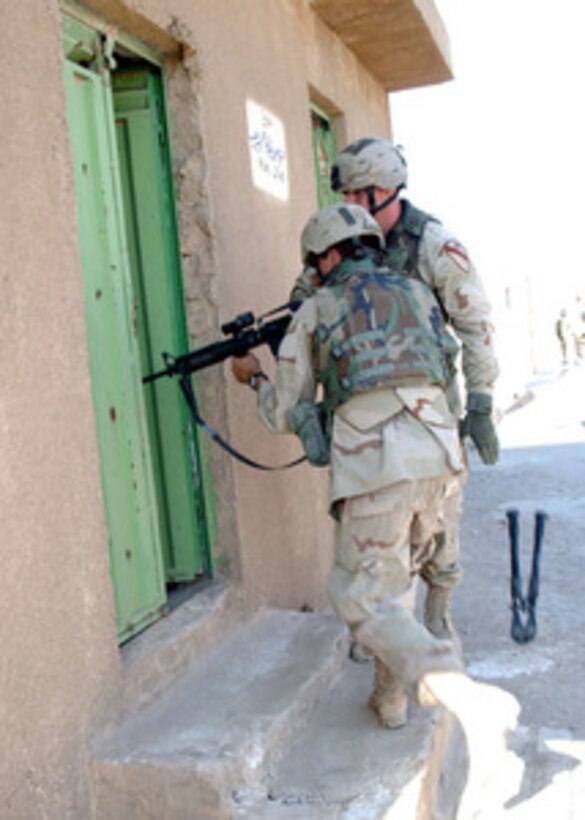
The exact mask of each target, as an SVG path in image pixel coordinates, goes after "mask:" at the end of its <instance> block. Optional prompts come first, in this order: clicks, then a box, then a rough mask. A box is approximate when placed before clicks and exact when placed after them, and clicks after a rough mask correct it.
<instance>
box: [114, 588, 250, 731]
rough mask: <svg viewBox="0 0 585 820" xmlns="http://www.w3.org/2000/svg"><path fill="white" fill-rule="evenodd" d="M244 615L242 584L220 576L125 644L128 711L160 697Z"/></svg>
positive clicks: (124, 691) (124, 681)
mask: <svg viewBox="0 0 585 820" xmlns="http://www.w3.org/2000/svg"><path fill="white" fill-rule="evenodd" d="M242 620H244V613H243V603H242V600H241V591H240V589H239V588H238V587H237V586H235V585H233V584H229V583H228V582H226V581H225V580H221V579H219V580H218V579H216V580H214V581H212V582H210V583H209V584H207V585H206V586H203V587H197V590H196V592H195V591H194V593H193V595H192V597H191V598H189V599H188V600H186V601H184V602H183V603H182V605H181V606H179V607H177V608H176V609H174V610H173V611H172V612H170V613H169V614H168V615H167V616H166V617H165V618H163V619H162V620H160V621H158V622H157V623H155V624H154V625H153V626H151V627H149V628H148V629H146V630H145V631H144V632H142V633H141V634H140V635H137V636H136V637H135V638H133V639H132V640H131V641H129V642H128V643H127V644H125V646H123V647H122V714H123V716H124V717H126V716H128V715H130V714H134V713H136V712H138V711H139V710H140V709H142V708H143V707H144V706H146V705H147V704H148V703H151V702H152V701H154V700H155V698H157V697H159V696H160V695H161V693H162V692H164V691H165V690H166V689H168V688H170V686H172V685H173V683H174V682H175V681H176V680H177V679H178V678H179V677H180V676H181V675H182V674H184V672H185V671H186V670H187V669H188V668H189V666H190V665H191V664H192V663H193V662H194V661H195V659H196V658H198V657H200V656H201V655H202V654H203V653H204V652H206V651H207V650H208V649H209V648H210V647H212V646H215V645H217V644H219V643H220V642H221V641H222V640H223V639H224V638H225V637H226V636H227V635H228V634H229V633H230V632H231V631H233V629H234V628H235V626H236V625H237V624H238V623H240V622H241V621H242Z"/></svg>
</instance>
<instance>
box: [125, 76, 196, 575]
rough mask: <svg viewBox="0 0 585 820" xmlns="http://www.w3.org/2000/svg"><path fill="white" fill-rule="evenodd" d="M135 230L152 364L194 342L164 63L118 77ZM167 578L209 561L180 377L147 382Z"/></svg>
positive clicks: (133, 253) (141, 333) (141, 327)
mask: <svg viewBox="0 0 585 820" xmlns="http://www.w3.org/2000/svg"><path fill="white" fill-rule="evenodd" d="M112 85H113V92H114V109H115V112H116V134H117V140H118V151H119V157H120V169H121V178H122V190H123V195H124V212H125V215H126V231H127V236H128V247H129V250H130V261H131V270H132V276H133V285H134V293H135V296H136V299H137V300H138V303H137V305H136V321H137V322H138V340H139V343H140V358H141V367H142V372H143V373H145V374H146V373H150V372H152V371H153V370H160V368H161V366H162V364H163V363H162V359H161V356H160V354H161V352H162V351H165V350H166V351H170V352H172V353H173V354H175V355H176V354H180V353H184V352H186V351H187V348H188V345H187V331H186V325H185V316H184V310H183V305H184V296H183V290H182V281H181V269H180V262H179V252H178V244H177V228H176V222H175V212H174V197H173V189H172V177H171V172H170V158H169V150H168V140H167V132H166V127H165V116H164V101H163V95H162V85H161V78H160V74H159V73H158V72H157V71H156V70H155V69H154V68H148V67H140V68H132V69H127V70H120V71H117V72H115V73H114V75H113V78H112ZM145 395H146V400H147V410H148V423H149V434H150V443H151V452H152V456H153V464H154V475H155V479H156V492H157V501H158V510H159V515H160V529H161V539H162V546H163V557H164V566H165V571H166V578H167V581H171V582H172V581H187V580H192V579H194V578H195V577H196V576H197V575H198V574H200V573H201V572H202V571H203V569H204V565H205V560H204V558H205V553H206V531H205V519H204V505H203V493H202V482H201V480H200V475H201V471H200V468H199V453H198V448H197V440H196V438H195V434H194V431H193V429H192V427H191V424H190V419H189V416H188V412H187V408H186V405H185V402H184V400H183V397H182V395H181V393H180V391H179V389H178V385H177V384H176V382H175V381H170V380H167V379H163V380H160V381H158V382H155V383H154V384H151V385H149V386H148V387H147V388H146V389H145Z"/></svg>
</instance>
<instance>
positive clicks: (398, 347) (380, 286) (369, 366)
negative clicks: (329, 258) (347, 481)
mask: <svg viewBox="0 0 585 820" xmlns="http://www.w3.org/2000/svg"><path fill="white" fill-rule="evenodd" d="M324 290H325V291H327V297H326V298H325V299H323V300H322V302H321V304H320V308H321V309H320V311H319V325H318V327H317V331H316V334H315V345H316V349H315V351H314V352H315V358H316V361H317V363H318V367H317V379H318V381H319V382H320V383H321V384H322V385H323V388H324V394H325V396H324V404H325V407H326V409H327V411H328V412H329V413H332V412H333V411H334V410H335V408H336V407H338V406H339V405H340V404H343V403H344V402H346V401H348V400H349V399H350V398H351V397H352V396H353V395H355V394H357V393H362V392H366V391H370V390H375V389H377V388H381V387H392V386H395V387H397V386H400V385H409V384H410V385H412V384H438V385H444V384H445V381H446V369H445V358H444V355H443V340H444V333H443V322H442V316H441V311H440V308H439V306H438V304H437V302H436V300H435V298H434V296H433V295H432V293H431V291H430V289H429V288H428V287H427V286H426V285H424V284H423V283H422V282H418V281H416V280H413V279H407V278H405V277H404V276H400V275H397V274H395V273H393V272H390V271H389V270H388V269H384V268H376V267H375V266H374V265H373V264H372V263H371V262H370V261H369V260H366V261H364V262H359V263H358V262H355V261H354V262H349V261H348V262H344V263H342V264H341V265H340V266H339V268H338V270H337V271H334V272H333V274H332V275H331V278H330V279H329V280H328V282H327V286H326V287H325V288H324ZM324 295H325V294H324ZM332 295H333V297H334V298H333V299H332V298H331V296H332Z"/></svg>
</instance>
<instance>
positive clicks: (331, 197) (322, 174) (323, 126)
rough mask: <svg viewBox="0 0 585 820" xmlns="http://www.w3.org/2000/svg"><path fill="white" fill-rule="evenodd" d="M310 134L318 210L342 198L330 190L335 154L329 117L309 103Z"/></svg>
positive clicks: (333, 135)
mask: <svg viewBox="0 0 585 820" xmlns="http://www.w3.org/2000/svg"><path fill="white" fill-rule="evenodd" d="M311 132H312V137H313V161H314V164H315V179H316V182H317V203H318V205H319V208H325V207H326V206H327V205H333V204H334V203H335V202H341V200H342V199H343V197H342V196H341V195H340V194H336V193H335V191H333V190H332V189H331V182H330V179H331V166H332V165H333V162H334V161H335V156H336V154H337V149H336V144H335V134H334V132H333V129H332V127H331V121H330V119H329V117H328V116H327V115H326V114H325V113H324V112H323V111H321V109H320V108H318V107H317V106H316V105H314V104H313V103H311Z"/></svg>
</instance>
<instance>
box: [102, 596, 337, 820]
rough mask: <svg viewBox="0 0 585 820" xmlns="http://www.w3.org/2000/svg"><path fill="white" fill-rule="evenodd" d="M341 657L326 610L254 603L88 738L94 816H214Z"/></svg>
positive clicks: (299, 719) (293, 724)
mask: <svg viewBox="0 0 585 820" xmlns="http://www.w3.org/2000/svg"><path fill="white" fill-rule="evenodd" d="M346 655H347V634H346V631H345V628H344V627H343V626H342V625H341V624H340V623H339V622H338V621H337V620H336V619H335V618H333V617H331V616H327V615H314V614H309V613H300V612H293V611H283V610H264V611H261V612H260V613H258V614H257V615H256V616H255V617H254V618H252V619H251V620H250V621H249V622H247V623H245V624H242V625H240V626H239V627H238V628H237V629H235V630H234V632H233V633H232V634H231V635H230V636H229V637H228V638H227V639H226V640H224V641H223V642H222V643H221V645H219V646H218V647H217V648H216V649H214V650H213V651H210V652H208V653H206V654H205V655H204V656H202V657H200V658H198V659H197V660H196V662H194V663H193V664H192V665H191V667H190V668H189V670H188V671H186V672H185V674H184V675H183V676H182V677H181V678H180V679H179V680H178V681H177V682H176V683H175V684H174V685H173V686H171V688H170V689H168V690H167V691H166V692H164V693H163V694H162V695H161V696H160V697H159V698H157V700H156V701H155V702H153V703H152V704H150V705H149V706H147V707H146V708H145V709H143V710H142V711H141V712H139V713H138V714H136V715H133V716H130V717H129V718H128V719H127V720H126V721H125V722H124V723H123V724H122V725H121V726H120V727H119V728H118V729H116V730H115V731H114V732H112V733H110V735H109V736H108V737H107V738H104V739H102V740H101V741H100V742H99V743H97V744H96V745H95V748H94V750H93V754H92V757H91V760H90V762H89V767H90V773H91V779H92V799H93V807H94V811H93V817H94V818H95V820H187V818H192V820H195V819H196V820H212V819H213V820H221V818H232V817H234V816H236V815H235V810H236V809H235V807H237V805H238V801H239V800H240V801H241V799H242V797H241V796H242V795H249V794H251V793H256V792H257V789H258V786H259V782H260V779H261V777H262V776H263V774H264V773H265V771H267V770H268V769H269V768H270V767H271V766H274V765H275V763H276V761H277V759H278V757H279V755H281V754H282V752H283V750H285V749H286V748H287V747H288V746H289V745H290V743H291V741H292V738H293V737H294V736H295V735H296V734H297V733H298V731H299V729H300V727H302V726H303V724H304V721H305V720H306V719H307V716H308V714H309V713H310V712H311V710H312V709H313V708H314V706H315V704H316V702H317V701H318V700H319V698H320V697H321V696H322V694H323V693H324V692H326V691H327V689H328V687H329V686H330V684H331V683H332V682H333V681H334V680H335V679H336V677H337V676H338V674H339V671H340V669H341V666H342V664H343V661H344V659H345V657H346Z"/></svg>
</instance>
